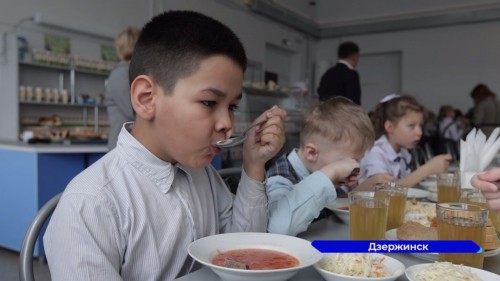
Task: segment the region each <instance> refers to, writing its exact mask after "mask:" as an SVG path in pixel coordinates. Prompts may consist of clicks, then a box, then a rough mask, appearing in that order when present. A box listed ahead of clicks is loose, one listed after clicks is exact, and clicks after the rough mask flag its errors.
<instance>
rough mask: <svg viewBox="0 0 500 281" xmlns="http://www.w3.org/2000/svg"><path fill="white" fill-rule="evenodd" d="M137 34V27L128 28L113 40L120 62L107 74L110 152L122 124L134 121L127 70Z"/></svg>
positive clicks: (138, 30)
mask: <svg viewBox="0 0 500 281" xmlns="http://www.w3.org/2000/svg"><path fill="white" fill-rule="evenodd" d="M139 33H140V29H139V28H138V27H135V26H128V27H127V28H125V29H124V30H123V31H122V32H120V34H118V35H117V36H116V38H115V48H116V53H117V54H118V57H119V58H120V62H118V63H117V64H116V66H115V68H113V70H112V71H111V73H110V74H109V78H108V83H107V85H106V93H105V98H106V100H105V102H106V107H107V110H108V118H109V133H108V148H109V149H110V150H111V149H113V148H115V146H116V142H117V140H118V134H119V133H120V130H121V128H122V126H123V124H124V123H125V122H128V121H133V120H134V111H133V109H132V104H131V103H130V82H129V79H128V70H129V64H130V59H131V58H132V53H133V51H134V46H135V43H136V41H137V38H138V37H139Z"/></svg>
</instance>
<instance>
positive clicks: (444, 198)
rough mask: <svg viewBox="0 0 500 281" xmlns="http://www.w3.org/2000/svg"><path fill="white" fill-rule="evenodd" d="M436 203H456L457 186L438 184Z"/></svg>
mask: <svg viewBox="0 0 500 281" xmlns="http://www.w3.org/2000/svg"><path fill="white" fill-rule="evenodd" d="M437 189H438V200H437V201H438V203H445V202H458V199H459V198H460V189H459V188H458V186H451V185H442V184H438V186H437Z"/></svg>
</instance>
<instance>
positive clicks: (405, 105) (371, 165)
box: [360, 94, 451, 187]
mask: <svg viewBox="0 0 500 281" xmlns="http://www.w3.org/2000/svg"><path fill="white" fill-rule="evenodd" d="M424 110H425V109H424V107H423V106H422V105H420V104H419V103H418V102H417V100H416V99H415V98H413V97H411V96H399V95H395V94H392V95H389V96H386V97H385V98H383V99H382V100H381V101H380V102H379V104H378V105H377V106H376V108H375V110H374V113H373V118H372V122H373V128H374V129H375V135H376V137H377V140H376V141H375V144H374V146H373V147H372V149H371V150H370V151H369V152H367V153H366V154H365V156H364V157H363V159H361V167H362V168H363V170H364V172H365V173H364V176H363V178H362V179H361V180H360V183H361V184H363V182H364V181H366V180H369V179H370V177H373V176H375V175H377V174H381V173H389V174H390V175H392V176H393V177H394V178H395V179H396V182H397V183H398V184H402V185H407V186H409V187H412V186H414V185H416V184H417V183H419V182H420V181H422V180H423V179H425V178H426V177H428V176H430V175H433V174H437V173H441V172H447V171H448V166H449V162H450V160H451V155H449V154H443V155H437V156H435V157H433V158H432V159H431V160H429V161H428V162H427V163H425V164H424V165H422V166H420V167H419V168H418V169H416V170H415V171H413V172H412V171H411V169H410V163H411V160H412V158H411V157H412V156H411V154H410V152H409V151H408V149H411V148H413V147H415V146H416V145H418V143H419V142H420V139H421V138H422V125H423V119H424Z"/></svg>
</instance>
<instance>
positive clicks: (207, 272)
mask: <svg viewBox="0 0 500 281" xmlns="http://www.w3.org/2000/svg"><path fill="white" fill-rule="evenodd" d="M297 236H298V237H299V238H303V239H306V240H308V241H311V242H312V241H314V240H349V225H348V224H345V223H343V222H342V221H341V220H340V219H339V218H338V217H336V216H335V214H332V215H331V216H328V217H326V218H323V219H320V220H317V221H315V222H313V223H311V224H310V225H309V227H308V229H307V230H306V231H305V232H303V233H300V234H299V235H297ZM385 255H388V256H391V257H393V258H395V259H397V260H399V261H400V262H402V263H403V264H404V265H405V267H406V268H408V267H410V266H412V265H416V264H423V263H432V262H433V261H429V260H426V259H423V258H421V256H420V255H412V254H408V253H390V254H385ZM483 269H484V270H487V271H490V272H493V273H496V274H499V279H498V280H500V254H499V255H495V256H490V257H485V258H484V265H483ZM176 280H179V281H195V280H204V281H220V280H221V279H220V277H219V276H217V275H216V274H215V273H214V272H213V271H212V270H211V269H210V268H208V267H205V266H203V267H202V268H201V269H199V270H197V271H194V272H192V273H189V274H187V275H184V276H182V277H180V278H178V279H176ZM289 280H290V281H316V280H318V281H320V280H324V279H323V277H321V275H320V274H319V273H318V272H317V271H316V269H314V267H312V266H310V267H307V268H303V269H301V270H299V272H298V273H297V274H296V275H294V276H293V277H292V278H290V279H289ZM396 280H398V281H407V280H408V278H406V275H405V274H403V275H401V276H400V277H399V278H398V279H396ZM488 281H493V280H488Z"/></svg>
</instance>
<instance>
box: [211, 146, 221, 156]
mask: <svg viewBox="0 0 500 281" xmlns="http://www.w3.org/2000/svg"><path fill="white" fill-rule="evenodd" d="M221 150H222V149H220V148H218V147H216V146H213V145H212V152H213V154H219V153H220V152H221Z"/></svg>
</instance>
